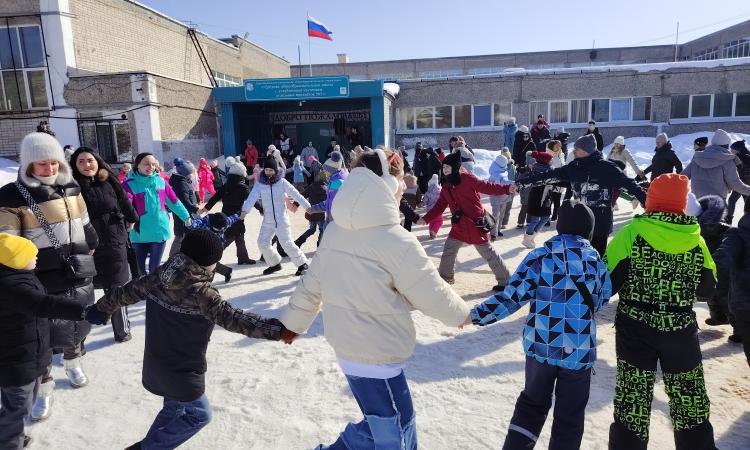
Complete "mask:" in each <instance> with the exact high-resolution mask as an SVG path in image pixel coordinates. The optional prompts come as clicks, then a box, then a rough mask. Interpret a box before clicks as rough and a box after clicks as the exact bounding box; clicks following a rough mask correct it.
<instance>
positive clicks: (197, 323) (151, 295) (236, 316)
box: [86, 230, 296, 449]
mask: <svg viewBox="0 0 750 450" xmlns="http://www.w3.org/2000/svg"><path fill="white" fill-rule="evenodd" d="M223 251H224V244H223V243H222V241H221V238H219V236H217V235H216V234H214V233H213V232H211V231H208V230H191V231H189V232H188V233H187V234H186V235H185V237H184V239H183V241H182V247H181V248H180V251H179V252H178V253H176V254H175V255H173V256H171V257H170V258H169V260H167V262H165V263H164V264H163V265H162V266H161V267H159V268H158V269H157V270H156V271H154V272H151V273H149V274H148V275H146V276H143V277H141V278H139V279H137V280H134V281H131V282H130V283H128V284H126V285H125V286H122V287H118V288H115V289H114V290H113V291H112V292H111V293H109V294H107V295H105V296H104V297H102V298H100V299H99V301H98V302H97V303H96V304H95V305H92V306H91V307H89V308H88V309H87V310H86V320H88V321H89V322H91V323H93V324H103V323H106V321H107V318H108V316H109V314H111V313H112V312H113V311H115V310H117V308H119V307H120V306H123V305H132V304H135V303H137V302H139V301H141V300H143V299H146V300H147V303H146V345H145V348H144V352H143V375H142V381H143V387H145V388H146V389H147V390H148V391H149V392H151V393H152V394H154V395H158V396H160V397H164V407H163V409H162V410H161V411H160V412H159V414H158V415H157V416H156V419H155V420H154V423H153V424H152V425H151V428H150V429H149V431H148V432H147V433H146V436H145V437H144V438H143V440H142V441H141V442H139V443H137V444H134V445H133V446H131V447H128V448H131V449H140V448H144V449H150V448H176V447H178V446H180V445H181V444H183V443H184V442H185V441H187V440H188V439H190V438H191V437H192V436H194V435H195V434H196V433H198V432H199V431H200V430H201V429H202V428H203V427H204V426H206V425H207V424H208V423H209V422H210V421H211V407H210V405H209V403H208V399H207V398H206V395H205V390H206V379H205V373H206V370H207V368H208V365H207V361H206V349H207V348H208V342H209V340H210V338H211V334H212V332H213V329H214V326H215V325H219V326H221V327H223V328H224V329H226V330H228V331H232V332H235V333H240V334H244V335H245V336H248V337H251V338H256V339H268V340H272V341H278V340H280V339H283V340H284V342H286V343H289V344H290V343H291V342H292V340H293V339H294V337H296V334H294V333H293V332H290V331H288V330H287V329H286V328H285V327H284V325H283V324H282V323H281V322H280V321H279V320H278V319H266V318H263V317H260V316H258V315H256V314H253V313H250V312H244V311H243V310H241V309H238V308H235V307H233V306H232V305H230V304H229V302H227V301H225V300H224V299H222V298H221V295H220V294H219V292H218V291H217V290H216V288H215V287H213V286H212V285H211V280H212V279H213V276H214V268H215V267H216V263H218V262H219V261H220V260H221V256H222V253H223Z"/></svg>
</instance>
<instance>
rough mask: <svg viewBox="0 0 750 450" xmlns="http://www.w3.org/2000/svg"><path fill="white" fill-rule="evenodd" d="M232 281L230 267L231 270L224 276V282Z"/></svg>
mask: <svg viewBox="0 0 750 450" xmlns="http://www.w3.org/2000/svg"><path fill="white" fill-rule="evenodd" d="M231 279H232V268H231V267H230V268H229V270H228V271H227V272H226V273H225V274H224V282H225V283H229V280H231Z"/></svg>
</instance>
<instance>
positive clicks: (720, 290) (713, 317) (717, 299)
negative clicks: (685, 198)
mask: <svg viewBox="0 0 750 450" xmlns="http://www.w3.org/2000/svg"><path fill="white" fill-rule="evenodd" d="M698 203H699V204H700V206H701V210H700V213H699V214H698V223H699V224H700V226H701V237H703V240H704V241H706V247H708V251H709V252H711V254H712V255H713V254H714V253H716V250H718V248H719V246H720V245H721V241H722V240H723V239H724V235H725V234H726V232H727V231H728V230H729V228H730V227H729V225H727V224H726V223H724V222H723V220H724V214H725V212H726V203H725V202H724V199H723V198H721V197H719V196H718V195H706V196H703V197H701V198H699V199H698ZM717 269H719V270H717V277H716V292H714V295H712V296H711V297H706V298H700V299H699V300H701V301H705V302H706V303H708V311H709V313H710V317H709V318H708V319H706V325H710V326H717V325H726V324H728V323H730V322H731V320H730V317H731V315H730V313H729V304H728V301H729V300H728V297H729V272H724V271H722V270H720V268H717Z"/></svg>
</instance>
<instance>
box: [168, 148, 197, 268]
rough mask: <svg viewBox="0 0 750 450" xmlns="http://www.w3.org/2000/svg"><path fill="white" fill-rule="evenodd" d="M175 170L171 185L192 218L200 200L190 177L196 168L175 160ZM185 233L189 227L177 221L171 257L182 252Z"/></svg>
mask: <svg viewBox="0 0 750 450" xmlns="http://www.w3.org/2000/svg"><path fill="white" fill-rule="evenodd" d="M174 168H175V173H173V174H172V176H171V177H169V185H170V186H171V187H172V190H173V191H174V193H175V195H176V196H177V198H178V199H180V202H181V203H182V205H183V206H184V207H185V209H187V212H188V214H190V217H193V216H195V215H196V214H197V213H198V198H197V196H196V195H195V191H194V190H193V183H192V181H191V180H190V176H191V175H192V174H193V173H195V166H194V165H193V163H191V162H190V161H185V160H183V159H182V158H175V160H174ZM185 233H187V227H186V226H185V224H184V223H183V221H182V220H175V221H174V240H173V241H172V247H170V248H169V256H172V255H174V254H175V253H177V252H178V251H180V243H181V242H182V238H183V237H184V236H185Z"/></svg>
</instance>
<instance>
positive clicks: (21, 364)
mask: <svg viewBox="0 0 750 450" xmlns="http://www.w3.org/2000/svg"><path fill="white" fill-rule="evenodd" d="M37 253H38V250H37V248H36V247H35V246H34V244H33V243H32V242H31V241H29V240H28V239H25V238H22V237H19V236H13V235H10V234H0V448H4V449H21V448H23V447H26V446H27V445H28V443H29V441H30V440H31V438H30V437H28V436H24V418H26V417H27V416H28V415H29V414H30V413H31V403H32V402H33V400H34V391H35V385H36V382H37V379H38V378H40V377H41V376H42V375H44V373H45V372H46V370H47V349H48V348H49V318H59V319H66V320H81V319H83V311H84V309H83V305H81V304H79V303H77V302H75V301H73V300H72V299H70V298H68V297H64V296H59V295H47V291H46V290H45V289H44V286H42V283H41V282H40V281H39V279H38V278H37V277H36V276H35V275H34V268H35V267H36V256H37Z"/></svg>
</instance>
